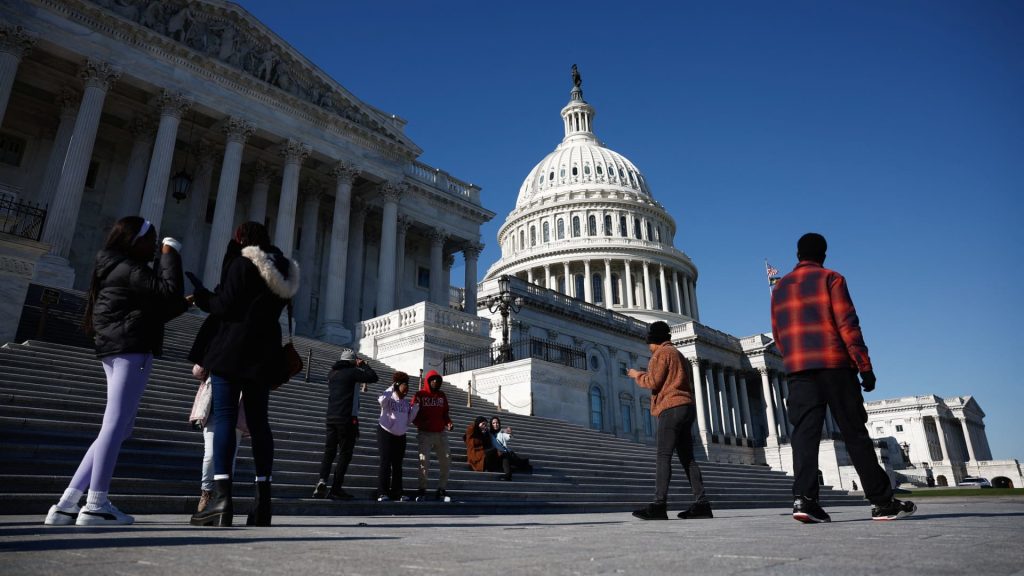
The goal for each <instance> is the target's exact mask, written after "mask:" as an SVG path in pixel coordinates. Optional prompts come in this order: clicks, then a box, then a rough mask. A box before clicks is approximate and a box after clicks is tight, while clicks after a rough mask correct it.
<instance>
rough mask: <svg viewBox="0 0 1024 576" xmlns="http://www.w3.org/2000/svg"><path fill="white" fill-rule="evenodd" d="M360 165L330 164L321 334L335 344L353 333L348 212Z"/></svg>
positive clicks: (349, 339)
mask: <svg viewBox="0 0 1024 576" xmlns="http://www.w3.org/2000/svg"><path fill="white" fill-rule="evenodd" d="M358 175H359V168H358V167H357V166H355V165H353V164H348V163H346V162H338V163H337V164H335V165H334V167H333V168H331V176H334V178H335V181H334V214H333V217H332V219H331V239H330V244H329V245H328V248H327V290H326V294H325V295H324V313H323V319H324V322H323V326H322V327H321V332H320V336H321V338H323V339H325V340H327V341H328V342H331V343H332V344H347V343H348V342H350V341H351V339H352V333H351V332H350V331H349V330H348V329H347V328H345V323H344V321H345V288H346V286H345V283H346V280H347V279H346V272H347V268H348V240H349V238H348V233H349V220H350V219H349V215H350V211H351V208H352V183H353V182H355V179H356V176H358Z"/></svg>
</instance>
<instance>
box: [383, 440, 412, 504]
mask: <svg viewBox="0 0 1024 576" xmlns="http://www.w3.org/2000/svg"><path fill="white" fill-rule="evenodd" d="M405 441H406V439H405V434H403V435H401V436H395V435H394V434H392V433H391V432H388V431H387V430H385V429H383V428H381V427H380V426H378V427H377V451H378V452H379V453H380V468H379V469H378V471H377V495H378V496H387V497H388V498H391V499H392V500H397V499H399V498H401V497H402V460H403V459H404V458H405Z"/></svg>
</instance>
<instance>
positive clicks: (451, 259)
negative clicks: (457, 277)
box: [441, 254, 455, 308]
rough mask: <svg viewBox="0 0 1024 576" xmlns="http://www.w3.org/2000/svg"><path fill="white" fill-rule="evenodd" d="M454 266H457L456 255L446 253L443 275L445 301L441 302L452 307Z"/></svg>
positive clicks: (446, 306) (447, 306)
mask: <svg viewBox="0 0 1024 576" xmlns="http://www.w3.org/2000/svg"><path fill="white" fill-rule="evenodd" d="M453 266H455V255H454V254H446V255H445V257H444V276H443V277H442V280H443V286H442V292H443V293H444V302H442V303H441V304H442V305H443V306H444V307H445V308H451V299H452V298H451V294H452V267H453Z"/></svg>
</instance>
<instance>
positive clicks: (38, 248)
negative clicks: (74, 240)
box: [0, 234, 75, 345]
mask: <svg viewBox="0 0 1024 576" xmlns="http://www.w3.org/2000/svg"><path fill="white" fill-rule="evenodd" d="M49 251H50V246H49V245H47V244H43V243H42V242H36V241H34V240H28V239H25V238H19V237H17V236H10V235H7V234H0V345H2V344H4V343H6V342H10V341H12V340H14V335H15V333H16V332H17V331H18V320H19V319H20V318H21V308H22V306H23V305H24V304H25V294H27V293H28V285H29V283H30V282H32V281H33V279H34V278H35V276H36V273H37V272H38V268H39V265H38V262H39V259H40V258H41V257H43V256H44V255H45V254H46V253H47V252H49ZM64 270H65V271H66V272H67V273H70V275H71V281H72V282H73V281H74V278H75V272H74V270H72V269H71V267H70V266H68V265H67V261H66V260H65V261H64ZM37 282H39V283H42V284H50V285H54V284H51V283H50V282H46V281H42V280H37ZM70 286H71V284H70V282H69V283H67V284H66V285H64V286H62V287H70Z"/></svg>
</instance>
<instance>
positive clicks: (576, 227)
mask: <svg viewBox="0 0 1024 576" xmlns="http://www.w3.org/2000/svg"><path fill="white" fill-rule="evenodd" d="M579 236H580V217H579V216H573V217H572V237H573V238H579Z"/></svg>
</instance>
